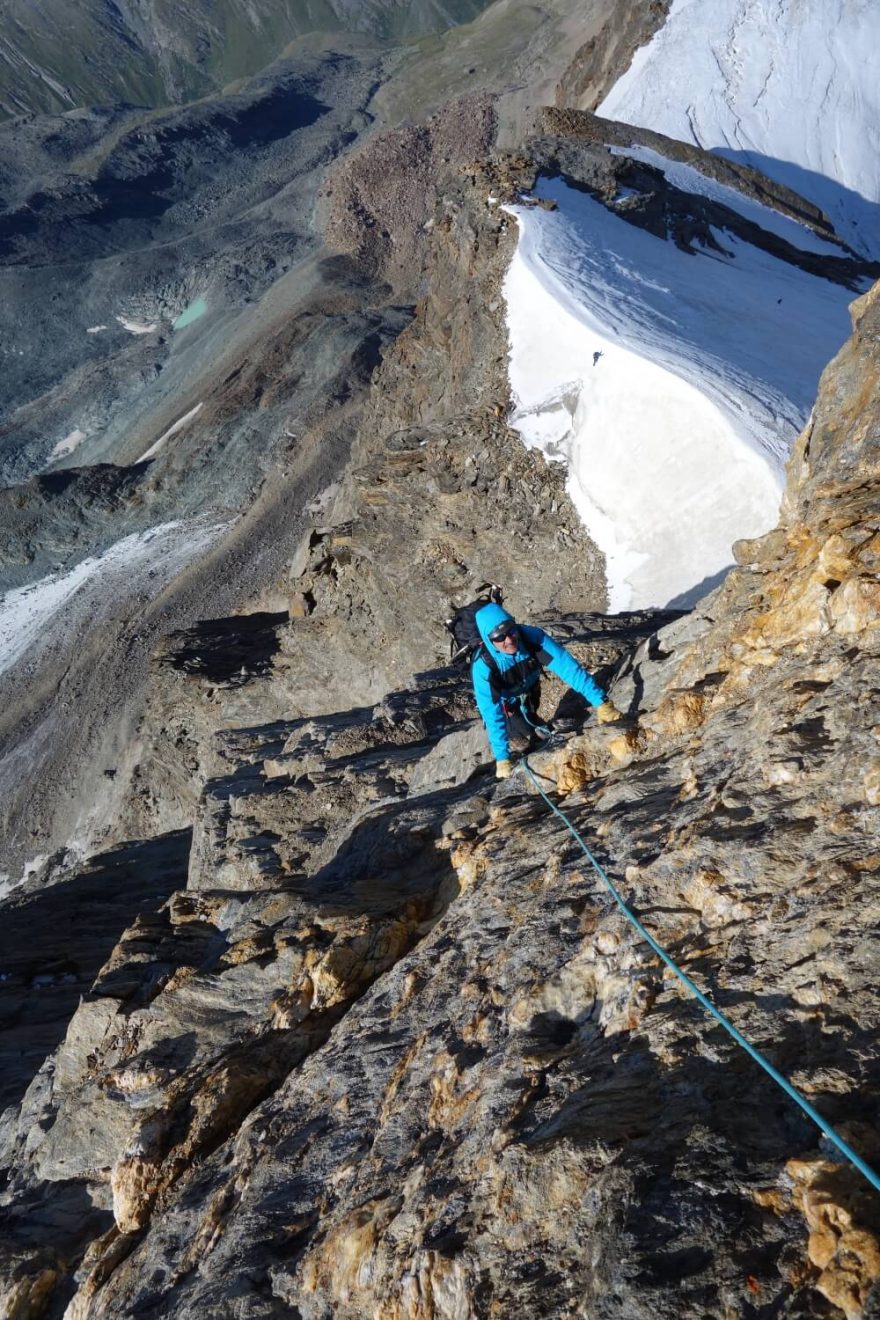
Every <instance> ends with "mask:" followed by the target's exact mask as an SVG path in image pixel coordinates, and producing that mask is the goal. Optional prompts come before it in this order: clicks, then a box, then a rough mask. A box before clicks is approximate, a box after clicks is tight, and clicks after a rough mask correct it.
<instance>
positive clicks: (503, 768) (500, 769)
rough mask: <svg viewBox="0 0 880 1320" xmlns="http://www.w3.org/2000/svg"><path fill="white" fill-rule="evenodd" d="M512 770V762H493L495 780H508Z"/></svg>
mask: <svg viewBox="0 0 880 1320" xmlns="http://www.w3.org/2000/svg"><path fill="white" fill-rule="evenodd" d="M512 770H513V762H512V761H496V762H495V778H496V779H509V778H510V775H511V771H512Z"/></svg>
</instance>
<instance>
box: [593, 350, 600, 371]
mask: <svg viewBox="0 0 880 1320" xmlns="http://www.w3.org/2000/svg"><path fill="white" fill-rule="evenodd" d="M601 356H602V350H601V348H597V349H596V351H595V353H594V354H593V366H594V367H595V365H596V363H597V362H598V361H599V358H600V357H601Z"/></svg>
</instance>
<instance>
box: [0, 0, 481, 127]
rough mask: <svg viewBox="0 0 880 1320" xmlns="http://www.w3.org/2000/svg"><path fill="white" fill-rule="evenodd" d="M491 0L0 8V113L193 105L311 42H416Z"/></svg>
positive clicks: (188, 0)
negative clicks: (320, 36) (310, 38)
mask: <svg viewBox="0 0 880 1320" xmlns="http://www.w3.org/2000/svg"><path fill="white" fill-rule="evenodd" d="M487 3H488V0H415V3H413V2H412V0H357V3H355V2H354V0H271V3H269V4H264V5H259V6H254V5H240V4H236V3H232V2H231V0H221V2H220V3H206V0H185V2H184V3H177V2H176V0H175V2H174V3H169V0H158V2H157V3H150V4H144V3H143V0H129V2H128V3H124V4H120V5H117V4H113V3H110V0H36V2H35V0H3V2H2V5H0V22H2V31H0V114H2V112H5V114H6V115H17V114H27V113H34V112H37V113H45V112H47V111H49V112H51V111H65V110H71V109H73V108H75V107H77V106H91V105H102V104H105V103H110V102H128V103H131V104H134V105H142V106H161V105H168V104H174V103H179V102H183V101H191V100H194V99H195V98H196V97H199V96H206V95H208V94H210V93H211V92H216V91H219V90H220V89H221V88H222V87H224V86H226V85H227V84H228V83H231V82H234V81H235V80H236V79H239V78H245V77H249V76H250V75H252V74H254V73H256V72H257V71H258V70H260V69H262V68H264V67H265V66H266V65H267V64H269V63H270V62H271V61H272V60H274V59H276V58H277V57H278V56H279V55H280V54H281V53H282V52H283V50H284V48H285V46H287V45H288V44H289V43H290V42H292V41H295V40H296V39H297V38H300V37H303V36H305V35H307V34H309V33H319V32H324V33H333V32H361V33H364V34H366V35H371V36H374V37H379V38H394V39H400V38H415V37H419V36H421V35H423V34H425V33H430V32H437V31H441V30H442V29H444V28H446V27H449V26H453V25H455V24H456V23H462V22H467V21H469V20H470V19H472V18H474V17H476V15H477V14H479V13H480V11H481V10H482V9H483V8H485V6H486V4H487Z"/></svg>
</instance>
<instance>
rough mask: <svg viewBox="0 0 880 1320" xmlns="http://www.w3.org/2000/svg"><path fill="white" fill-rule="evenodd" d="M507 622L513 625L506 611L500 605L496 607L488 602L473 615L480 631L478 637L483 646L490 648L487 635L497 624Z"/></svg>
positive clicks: (510, 615)
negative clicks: (481, 640)
mask: <svg viewBox="0 0 880 1320" xmlns="http://www.w3.org/2000/svg"><path fill="white" fill-rule="evenodd" d="M508 620H510V622H511V623H513V622H514V618H513V615H512V614H508V612H507V610H505V609H503V608H502V606H501V605H496V604H495V602H494V601H490V603H489V604H488V605H484V606H483V608H482V609H479V610H477V612H476V614H475V615H474V622H475V623H476V625H477V627H478V628H479V630H480V636H481V637H482V639H483V643H484V645H485V646H488V647H491V646H492V643H491V642H490V641H489V633H490V632H492V630H493V629H494V628H497V627H498V625H499V623H506V622H507V621H508Z"/></svg>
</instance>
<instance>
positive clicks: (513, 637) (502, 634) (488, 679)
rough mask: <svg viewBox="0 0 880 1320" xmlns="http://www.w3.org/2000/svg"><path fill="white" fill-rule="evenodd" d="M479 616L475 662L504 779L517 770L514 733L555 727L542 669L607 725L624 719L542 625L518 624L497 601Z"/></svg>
mask: <svg viewBox="0 0 880 1320" xmlns="http://www.w3.org/2000/svg"><path fill="white" fill-rule="evenodd" d="M474 621H475V623H476V625H477V628H478V629H479V633H480V637H481V638H482V641H483V645H482V647H481V648H480V649H479V651H477V654H476V656H475V658H474V661H473V664H472V665H471V678H472V679H473V684H474V695H475V697H476V698H477V707H478V709H479V712H480V714H481V715H482V717H483V723H484V724H485V726H486V732H487V733H488V735H489V746H490V747H491V748H492V755H493V756H494V757H495V763H496V764H495V774H496V776H497V777H498V779H507V777H508V776H509V774H510V772H511V769H512V766H511V760H510V735H511V734H514V735H515V736H516V735H525V736H530V735H533V734H537V735H538V736H539V737H545V738H546V737H547V736H549V734H550V732H551V731H550V729H549V728H548V727H547V725H545V724H541V722H540V718H539V715H538V703H539V702H540V699H541V670H542V668H544V669H549V670H551V671H552V673H554V674H556V675H558V677H559V678H561V679H562V681H563V683H567V684H568V686H569V687H572V688H574V690H575V692H579V693H580V694H581V696H582V697H586V699H587V701H589V703H590V704H591V705H592V706H596V707H597V708H598V709H597V718H598V720H599V722H600V723H601V724H609V723H611V722H612V721H614V720H617V719H620V712H619V711H618V710H615V708H614V706H613V705H612V704H611V702H610V701H609V700H608V698H607V697H606V695H605V693H604V692H603V691H602V689H601V688H600V687H599V686H598V684H597V683H596V682H595V681H594V680H593V678H592V677H591V676H590V675H589V674H588V673H587V671H586V670H585V669H582V668H581V666H580V665H579V664H578V662H577V661H576V660H575V659H574V657H573V656H571V655H569V653H568V651H566V649H565V647H564V646H560V644H559V642H556V641H554V640H553V638H552V637H551V636H549V634H548V633H545V632H544V630H543V629H542V628H536V627H534V626H532V625H531V624H527V623H517V622H516V620H515V619H514V618H513V617H512V616H511V615H510V614H508V612H507V610H505V609H504V608H503V607H502V606H501V605H497V604H495V602H494V601H492V602H490V603H489V604H488V605H484V606H483V608H482V609H480V610H477V613H476V615H475V616H474Z"/></svg>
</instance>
